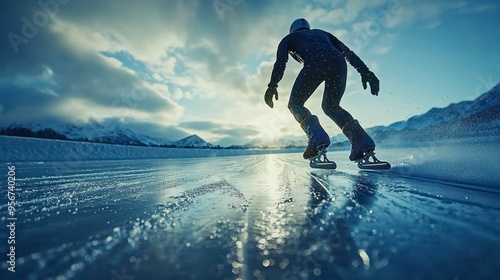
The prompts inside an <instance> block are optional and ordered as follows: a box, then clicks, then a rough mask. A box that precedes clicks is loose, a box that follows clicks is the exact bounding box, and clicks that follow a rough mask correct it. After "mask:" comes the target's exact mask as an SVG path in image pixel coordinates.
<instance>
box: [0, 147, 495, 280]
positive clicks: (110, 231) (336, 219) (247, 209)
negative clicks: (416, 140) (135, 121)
mask: <svg viewBox="0 0 500 280" xmlns="http://www.w3.org/2000/svg"><path fill="white" fill-rule="evenodd" d="M484 150H485V151H491V149H490V148H488V149H487V148H484ZM413 152H414V153H412V151H411V150H409V149H408V150H388V151H385V152H380V154H379V155H380V159H382V160H384V159H388V160H390V161H391V162H392V163H393V169H391V170H389V171H380V172H373V171H360V170H358V169H357V167H356V166H355V165H354V164H352V163H350V162H347V161H346V160H345V159H346V158H347V152H331V153H329V155H330V156H329V157H330V158H331V159H333V160H335V161H337V164H338V168H337V170H312V169H310V168H309V167H308V164H307V162H306V161H304V160H302V158H301V154H298V153H290V154H271V155H251V156H233V157H216V158H198V159H154V160H144V159H141V160H114V161H78V162H74V161H70V162H19V163H10V164H13V165H15V166H16V180H17V183H18V186H17V188H16V202H17V205H16V210H17V212H16V217H17V221H16V268H15V269H16V272H15V273H12V272H9V271H8V270H7V268H8V264H7V262H6V261H4V260H5V258H6V257H5V255H6V253H5V252H8V246H9V245H8V244H7V233H8V232H7V230H5V228H6V226H7V225H8V224H9V222H8V220H7V217H8V212H7V211H8V210H7V204H6V203H2V204H1V205H0V217H1V227H2V228H3V229H2V230H1V231H0V233H1V236H0V237H1V238H0V240H1V242H0V249H1V250H0V251H1V252H2V255H3V257H2V262H1V266H0V268H1V271H0V278H1V279H115V280H121V279H130V280H131V279H136V280H139V279H495V278H496V277H498V275H499V274H500V267H499V266H498V260H499V259H500V247H499V244H500V189H499V188H498V186H497V185H496V184H497V183H498V182H499V181H498V174H497V173H498V170H499V169H498V167H499V166H498V164H497V163H491V164H488V165H484V166H481V165H479V164H476V163H474V165H473V166H469V167H470V168H469V167H467V166H466V167H463V166H461V164H462V165H463V164H467V163H464V160H461V159H460V157H463V158H464V159H466V158H471V157H470V155H468V154H467V153H473V152H471V151H470V149H469V150H464V151H461V152H460V154H459V156H454V158H453V159H450V162H454V163H455V164H454V165H453V166H452V165H450V164H449V162H448V163H447V162H446V160H444V161H443V160H439V161H438V160H433V158H436V157H435V156H436V155H440V158H443V155H446V154H449V153H448V152H446V151H443V150H441V149H439V151H436V150H433V149H427V150H425V151H413ZM474 154H476V155H477V153H476V152H474ZM457 157H458V158H457ZM471 160H472V161H474V160H475V161H477V163H481V162H483V161H484V157H481V155H480V156H478V158H476V159H471ZM7 165H9V164H7V163H5V164H4V166H5V170H7V167H6V166H7ZM4 173H5V174H2V176H4V177H1V180H2V182H7V179H6V177H5V176H7V171H6V172H4ZM2 186H5V184H3V183H2ZM0 194H1V197H2V200H3V201H5V198H6V197H7V190H6V188H4V187H3V188H2V190H1V191H0Z"/></svg>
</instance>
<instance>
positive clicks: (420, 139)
mask: <svg viewBox="0 0 500 280" xmlns="http://www.w3.org/2000/svg"><path fill="white" fill-rule="evenodd" d="M366 131H367V132H368V134H370V136H371V137H372V138H373V139H374V140H375V142H376V143H377V144H378V145H384V146H413V145H419V144H422V143H423V144H425V143H429V142H440V141H453V140H459V139H478V138H481V139H482V141H484V140H488V139H490V140H489V141H497V140H498V138H499V137H500V83H499V84H497V85H496V86H495V87H493V88H492V89H491V90H489V91H488V92H486V93H484V94H483V95H481V96H479V97H478V98H477V99H475V100H472V101H462V102H459V103H455V104H451V105H449V106H447V107H446V108H433V109H431V110H429V111H428V112H427V113H425V114H422V115H418V116H414V117H411V118H409V119H408V120H405V121H400V122H396V123H393V124H391V125H389V126H376V127H371V128H367V129H366ZM0 135H14V136H25V137H39V138H50V139H61V140H74V141H87V142H98V143H110V144H121V145H135V146H161V147H190V148H216V147H215V146H214V145H212V144H210V143H208V142H206V141H205V140H203V139H202V138H201V137H199V136H198V135H191V136H189V137H186V138H183V139H180V140H178V141H171V140H167V139H163V138H154V137H150V136H147V135H141V134H138V133H136V132H134V131H133V130H132V129H130V128H127V127H124V126H123V125H122V124H120V123H119V122H114V121H105V122H103V123H100V122H90V123H88V124H86V125H83V126H77V125H72V124H50V125H47V124H45V125H40V124H12V125H10V126H8V127H5V128H0ZM303 139H304V140H300V141H299V140H298V139H288V140H283V141H282V142H283V143H281V145H280V147H281V148H283V147H287V148H297V147H301V146H305V144H306V142H305V137H304V138H303ZM331 142H332V146H333V147H348V146H350V144H349V142H348V141H347V138H346V137H345V136H344V135H342V134H339V135H337V136H335V137H333V138H331ZM232 147H236V148H254V147H262V145H257V143H256V142H255V143H246V144H243V145H240V146H232Z"/></svg>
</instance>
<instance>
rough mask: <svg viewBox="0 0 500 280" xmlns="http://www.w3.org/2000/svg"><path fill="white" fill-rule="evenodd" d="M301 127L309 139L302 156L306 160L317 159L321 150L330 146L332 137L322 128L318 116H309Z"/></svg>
mask: <svg viewBox="0 0 500 280" xmlns="http://www.w3.org/2000/svg"><path fill="white" fill-rule="evenodd" d="M300 127H302V129H303V130H304V132H305V133H306V135H307V138H308V143H307V148H306V150H305V151H304V154H303V155H302V156H303V157H304V159H310V158H312V157H315V156H317V155H318V153H319V151H320V150H321V149H326V148H327V147H328V146H330V137H329V136H328V134H327V133H326V132H325V130H324V129H323V127H321V125H320V123H319V120H318V117H317V116H314V115H312V116H309V117H308V118H306V119H305V120H303V121H302V123H301V124H300Z"/></svg>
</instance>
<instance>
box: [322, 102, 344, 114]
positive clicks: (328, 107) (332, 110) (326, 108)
mask: <svg viewBox="0 0 500 280" xmlns="http://www.w3.org/2000/svg"><path fill="white" fill-rule="evenodd" d="M321 109H323V112H324V113H325V114H326V115H327V116H330V117H332V116H336V115H337V114H339V112H341V111H342V108H341V107H340V105H339V104H328V103H323V104H321Z"/></svg>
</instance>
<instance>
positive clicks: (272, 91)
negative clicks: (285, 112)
mask: <svg viewBox="0 0 500 280" xmlns="http://www.w3.org/2000/svg"><path fill="white" fill-rule="evenodd" d="M273 96H274V97H275V98H276V100H278V90H277V89H276V88H267V90H266V93H265V94H264V101H265V102H266V104H267V105H268V106H269V107H271V108H273V107H274V103H273Z"/></svg>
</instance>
